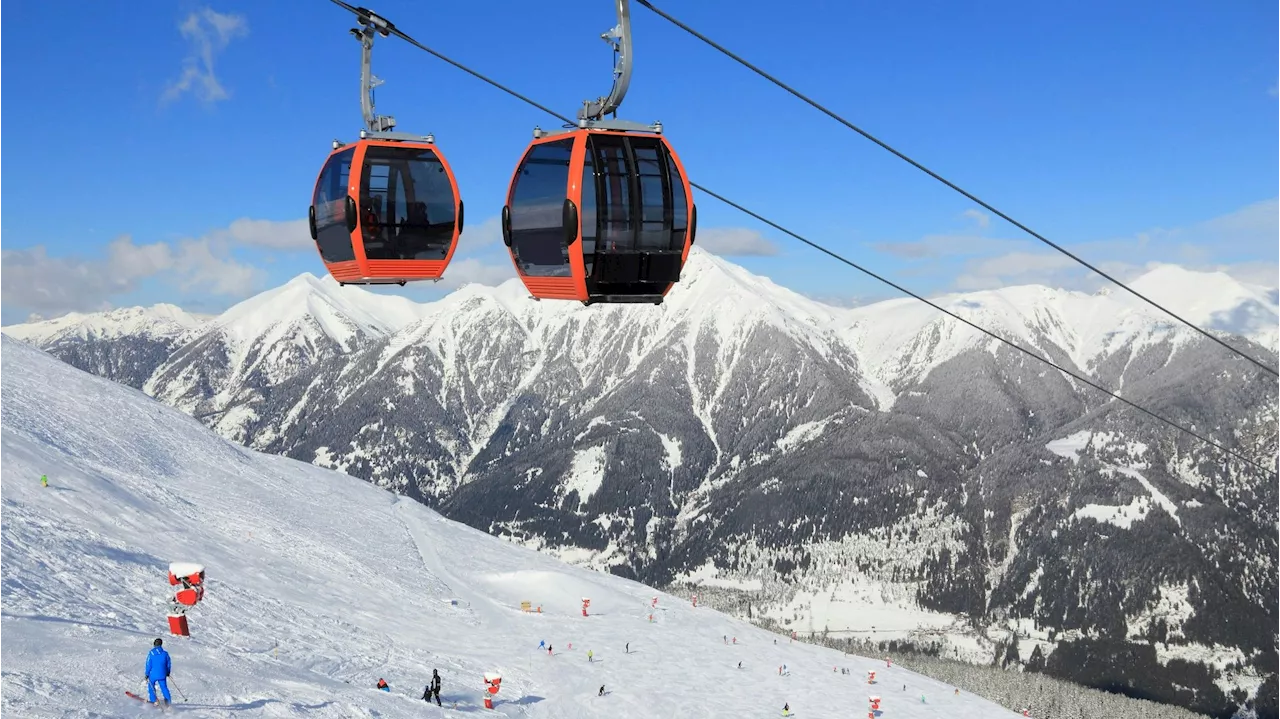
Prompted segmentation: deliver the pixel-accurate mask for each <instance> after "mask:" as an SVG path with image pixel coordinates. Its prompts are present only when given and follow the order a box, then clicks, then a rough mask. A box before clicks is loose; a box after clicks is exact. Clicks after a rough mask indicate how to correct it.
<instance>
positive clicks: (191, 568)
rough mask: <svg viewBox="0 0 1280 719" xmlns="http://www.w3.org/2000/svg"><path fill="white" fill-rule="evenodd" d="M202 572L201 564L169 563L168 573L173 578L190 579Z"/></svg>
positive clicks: (202, 566)
mask: <svg viewBox="0 0 1280 719" xmlns="http://www.w3.org/2000/svg"><path fill="white" fill-rule="evenodd" d="M203 571H204V565H203V564H197V563H195V562H169V573H170V574H172V575H173V576H175V577H190V576H191V575H193V574H199V573H200V572H203Z"/></svg>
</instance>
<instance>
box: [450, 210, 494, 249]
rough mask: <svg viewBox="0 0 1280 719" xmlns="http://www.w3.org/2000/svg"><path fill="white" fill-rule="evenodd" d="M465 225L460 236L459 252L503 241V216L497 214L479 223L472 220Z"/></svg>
mask: <svg viewBox="0 0 1280 719" xmlns="http://www.w3.org/2000/svg"><path fill="white" fill-rule="evenodd" d="M464 219H465V218H464ZM464 225H465V226H464V227H463V228H462V236H461V237H459V238H458V250H457V251H458V252H469V251H471V250H477V249H480V248H483V247H488V246H489V245H492V244H495V243H498V242H501V241H502V218H501V217H499V216H497V215H494V216H493V217H490V218H489V219H487V220H485V221H484V222H481V223H480V224H478V225H473V224H471V223H470V222H467V223H464Z"/></svg>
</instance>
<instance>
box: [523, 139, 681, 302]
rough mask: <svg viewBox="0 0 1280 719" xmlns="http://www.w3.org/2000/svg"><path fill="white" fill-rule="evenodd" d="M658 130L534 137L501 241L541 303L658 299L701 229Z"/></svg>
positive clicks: (671, 153) (676, 274)
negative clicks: (544, 300) (550, 301)
mask: <svg viewBox="0 0 1280 719" xmlns="http://www.w3.org/2000/svg"><path fill="white" fill-rule="evenodd" d="M697 217H698V214H697V209H696V208H695V207H694V205H693V194H692V192H691V191H690V189H689V183H688V180H687V178H686V176H685V173H684V167H683V165H681V164H680V158H679V157H677V156H676V153H675V151H674V150H672V149H671V145H670V144H669V143H668V142H667V140H666V138H665V137H663V136H662V135H659V134H651V133H639V132H627V131H616V130H603V131H602V130H592V129H578V130H573V131H569V132H565V133H561V134H555V135H549V136H546V137H541V138H538V139H535V140H534V141H533V142H532V143H531V144H530V145H529V149H528V150H526V151H525V154H524V157H523V158H522V159H521V160H520V165H519V166H518V167H517V168H516V172H515V175H514V177H512V179H511V187H510V189H509V190H508V193H507V204H506V206H505V207H503V208H502V236H503V241H504V242H505V243H506V245H507V247H509V248H510V250H511V259H512V261H513V262H514V263H515V266H516V271H517V272H518V273H519V275H520V279H521V280H522V281H523V282H524V285H525V287H526V288H528V290H529V292H530V294H532V295H533V296H534V297H536V298H539V299H559V300H579V301H581V302H582V303H584V304H588V305H589V304H594V303H597V302H650V303H653V304H661V303H662V298H663V296H664V295H666V293H667V291H668V290H670V289H671V286H672V285H673V284H674V283H676V282H677V281H679V279H680V270H681V268H682V267H683V266H684V261H685V258H686V257H688V255H689V247H690V246H691V245H692V244H693V240H694V233H695V230H696V227H697Z"/></svg>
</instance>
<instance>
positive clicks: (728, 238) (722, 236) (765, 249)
mask: <svg viewBox="0 0 1280 719" xmlns="http://www.w3.org/2000/svg"><path fill="white" fill-rule="evenodd" d="M693 241H694V244H696V245H697V246H699V247H701V248H702V249H704V250H706V251H708V252H711V253H714V254H717V255H755V256H769V255H776V254H778V246H777V245H775V244H773V243H772V242H770V241H769V240H768V239H766V238H765V237H764V235H761V234H760V233H759V232H756V231H755V230H748V229H744V228H738V227H708V228H706V229H699V230H698V232H697V236H696V237H694V240H693Z"/></svg>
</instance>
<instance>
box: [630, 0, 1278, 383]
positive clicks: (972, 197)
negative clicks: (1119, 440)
mask: <svg viewBox="0 0 1280 719" xmlns="http://www.w3.org/2000/svg"><path fill="white" fill-rule="evenodd" d="M636 2H638V3H640V4H641V5H643V6H645V7H646V8H648V9H650V10H652V11H653V12H654V13H655V14H657V15H658V16H659V17H662V18H663V19H665V20H667V21H668V22H670V23H671V24H673V25H675V26H676V27H678V28H680V29H681V30H684V31H685V32H687V33H689V34H690V35H693V36H694V37H696V38H698V39H699V40H701V41H703V42H705V43H706V44H708V45H710V46H711V47H713V48H715V49H717V50H719V51H720V52H722V53H724V54H725V55H727V56H728V57H730V58H732V59H734V60H736V61H737V62H739V63H740V64H742V65H743V66H745V67H747V68H748V69H750V70H751V71H753V72H755V73H756V74H757V75H759V76H761V77H763V78H764V79H766V80H768V81H769V82H772V83H773V84H775V85H777V86H778V87H780V88H782V89H783V90H786V91H787V92H789V93H791V94H792V95H794V96H795V97H797V98H799V99H801V100H803V101H804V102H806V103H808V104H809V105H811V106H812V107H813V108H815V109H817V110H818V111H819V112H822V113H823V114H825V115H826V116H827V117H830V118H831V119H833V120H835V121H836V122H838V123H840V124H842V125H844V126H845V127H847V128H849V129H850V130H853V131H854V132H856V133H858V134H859V135H862V136H863V137H865V138H867V139H868V140H870V141H872V142H874V143H875V144H877V145H879V146H880V147H882V148H884V149H886V150H888V151H889V152H891V153H893V154H894V155H896V156H897V157H898V158H900V159H902V160H905V161H906V162H907V163H909V164H910V165H911V166H913V167H915V168H916V169H917V170H920V171H921V172H924V173H925V174H926V175H928V176H930V177H932V178H933V179H935V180H937V181H938V182H941V183H942V184H944V185H946V186H947V187H950V188H951V189H953V190H955V191H956V192H958V193H960V194H961V195H964V196H965V197H966V198H968V199H970V200H972V201H974V202H976V203H978V204H979V205H981V206H982V207H983V208H984V209H986V210H988V211H990V212H991V213H992V214H994V215H996V216H997V217H999V218H1000V219H1002V220H1004V221H1006V222H1008V223H1009V224H1011V225H1013V226H1014V227H1017V228H1018V229H1020V230H1022V231H1023V232H1025V233H1027V234H1028V235H1031V236H1032V237H1034V238H1036V239H1037V240H1039V241H1041V242H1043V243H1044V244H1046V245H1048V246H1050V247H1052V248H1053V249H1055V250H1057V251H1058V252H1061V253H1062V254H1064V255H1066V256H1067V257H1070V258H1071V259H1072V260H1075V261H1076V262H1078V263H1080V264H1081V265H1084V266H1085V267H1087V268H1089V269H1090V270H1092V271H1093V272H1096V273H1097V274H1099V275H1101V276H1102V277H1105V278H1106V279H1108V280H1110V281H1111V282H1113V283H1114V284H1117V285H1119V286H1120V287H1122V288H1124V289H1125V290H1126V291H1127V292H1129V293H1130V294H1132V295H1133V296H1134V297H1137V298H1138V299H1140V300H1142V301H1143V302H1146V303H1147V304H1149V305H1151V306H1152V307H1154V308H1156V309H1158V310H1160V311H1161V312H1163V313H1165V314H1167V315H1169V316H1170V317H1172V318H1174V319H1175V320H1177V321H1179V322H1181V323H1182V324H1184V325H1186V326H1187V327H1190V328H1191V329H1193V330H1195V331H1196V332H1199V333H1200V334H1202V335H1204V336H1205V337H1208V338H1209V339H1211V340H1213V341H1214V342H1217V343H1218V344H1220V345H1222V346H1223V347H1226V348H1227V349H1228V350H1230V351H1231V352H1233V353H1235V354H1237V355H1239V356H1241V357H1243V358H1245V359H1246V360H1249V361H1250V362H1252V363H1253V364H1255V365H1257V366H1258V367H1259V368H1261V369H1263V370H1265V371H1266V372H1268V373H1269V374H1271V375H1273V376H1277V377H1280V372H1278V371H1277V370H1275V369H1273V368H1271V367H1270V366H1269V365H1267V364H1265V363H1263V362H1262V361H1260V360H1257V359H1255V358H1254V357H1253V356H1251V355H1249V354H1247V353H1245V352H1242V351H1240V350H1239V349H1236V348H1235V347H1232V346H1231V345H1230V344H1228V343H1227V342H1225V341H1223V340H1222V339H1221V338H1219V337H1217V336H1215V335H1214V334H1212V333H1210V332H1209V331H1208V330H1205V329H1202V328H1200V327H1199V326H1198V325H1195V324H1192V323H1191V322H1190V321H1189V320H1186V319H1183V318H1182V317H1181V316H1179V315H1177V314H1175V313H1174V312H1173V311H1172V310H1169V309H1167V308H1165V307H1164V306H1162V305H1160V304H1158V303H1157V302H1156V301H1155V300H1152V299H1151V298H1149V297H1147V296H1146V295H1144V294H1142V293H1141V292H1138V291H1137V290H1135V289H1133V288H1132V287H1130V286H1128V285H1126V284H1125V283H1123V282H1121V281H1120V280H1118V279H1116V278H1114V277H1112V276H1111V275H1109V274H1107V273H1106V272H1103V271H1102V270H1101V269H1099V268H1097V267H1095V266H1094V265H1092V264H1090V263H1089V262H1087V261H1085V260H1084V259H1081V258H1080V257H1078V256H1076V255H1075V254H1073V253H1072V252H1071V251H1070V250H1068V249H1066V248H1065V247H1063V246H1061V245H1059V244H1057V243H1055V242H1053V241H1052V240H1050V239H1049V238H1047V237H1045V236H1044V235H1041V234H1040V233H1038V232H1036V231H1035V230H1033V229H1031V228H1030V227H1027V226H1026V225H1024V224H1022V223H1021V222H1018V221H1017V220H1015V219H1013V218H1012V217H1010V216H1009V215H1006V214H1005V213H1003V212H1001V211H1000V210H998V209H996V208H995V207H993V206H991V205H990V204H988V203H986V202H984V201H983V200H982V199H980V198H979V197H978V196H976V195H974V194H973V193H971V192H969V191H967V190H965V189H964V188H962V187H960V186H959V185H957V184H955V183H954V182H952V181H950V180H948V179H947V178H945V177H943V176H942V175H939V174H938V173H936V172H934V171H933V170H930V169H929V168H927V167H925V166H924V165H922V164H920V163H919V162H917V161H915V160H913V159H911V158H910V157H908V156H907V155H905V154H903V153H902V152H900V151H899V150H897V149H895V148H894V147H892V146H890V145H889V144H888V143H886V142H884V141H883V140H881V139H880V138H878V137H876V136H875V135H872V134H871V133H869V132H867V131H866V130H863V129H862V128H860V127H858V126H857V125H854V124H853V123H851V122H849V121H848V120H846V119H844V118H843V117H841V116H840V115H837V114H836V113H834V112H832V111H831V110H828V109H827V108H826V107H824V106H823V105H821V104H819V103H818V102H816V101H814V100H812V99H810V98H809V97H808V96H806V95H804V94H803V93H801V92H799V91H798V90H796V89H794V88H792V87H791V86H790V85H788V84H786V83H785V82H783V81H781V80H779V79H778V78H776V77H774V76H773V75H770V74H769V73H767V72H765V71H764V70H761V69H760V68H758V67H756V66H755V65H753V64H751V63H750V62H747V61H746V60H745V59H743V58H742V57H740V56H738V55H736V54H734V53H733V51H731V50H729V49H728V48H726V47H724V46H723V45H721V44H719V43H717V42H716V41H715V40H712V39H711V38H709V37H707V36H706V35H703V34H702V33H700V32H698V31H697V30H694V29H693V28H691V27H689V26H688V25H686V24H684V23H682V22H680V21H679V20H677V19H676V18H674V17H672V16H671V15H668V14H667V13H665V12H663V11H662V10H659V9H658V8H657V7H655V6H654V5H653V3H651V2H649V0H636Z"/></svg>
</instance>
